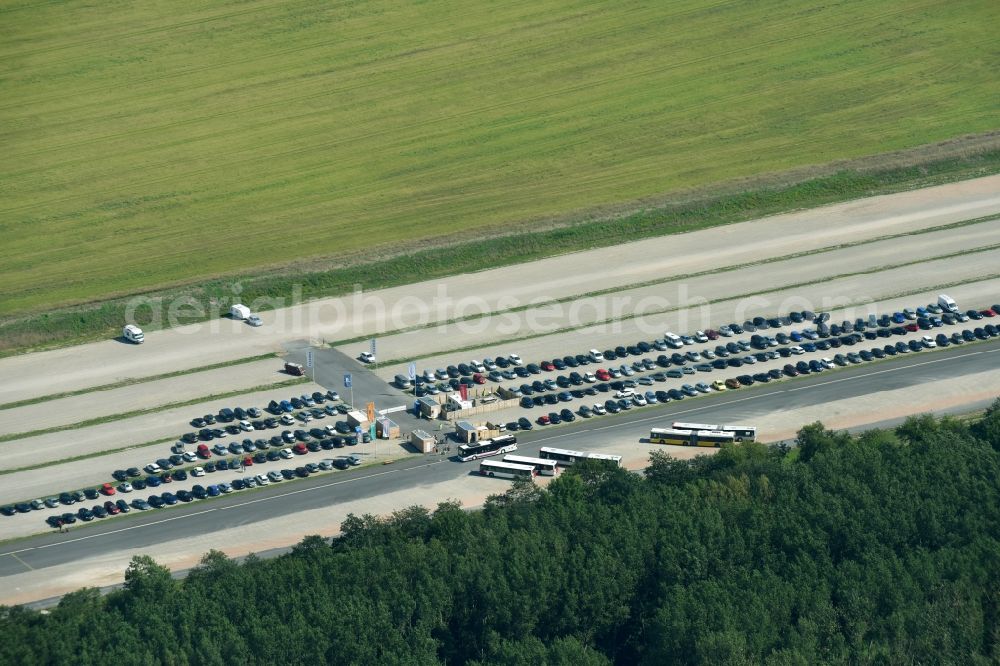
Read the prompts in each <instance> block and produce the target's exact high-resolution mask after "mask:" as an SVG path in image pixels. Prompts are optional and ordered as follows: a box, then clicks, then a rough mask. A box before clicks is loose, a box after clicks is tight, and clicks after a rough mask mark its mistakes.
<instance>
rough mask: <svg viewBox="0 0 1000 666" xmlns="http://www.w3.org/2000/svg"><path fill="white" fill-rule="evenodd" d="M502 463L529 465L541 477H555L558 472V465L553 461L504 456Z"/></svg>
mask: <svg viewBox="0 0 1000 666" xmlns="http://www.w3.org/2000/svg"><path fill="white" fill-rule="evenodd" d="M503 461H504V462H509V463H514V464H515V465H531V466H532V467H534V468H535V470H536V471H537V472H538V473H539V474H541V475H542V476H555V475H556V474H557V473H558V472H559V465H557V464H556V461H555V460H545V459H544V458H529V457H528V456H504V457H503Z"/></svg>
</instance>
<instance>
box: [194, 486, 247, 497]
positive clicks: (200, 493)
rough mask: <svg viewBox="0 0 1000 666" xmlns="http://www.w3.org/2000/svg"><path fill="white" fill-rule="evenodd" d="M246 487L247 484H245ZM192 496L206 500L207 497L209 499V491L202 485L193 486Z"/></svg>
mask: <svg viewBox="0 0 1000 666" xmlns="http://www.w3.org/2000/svg"><path fill="white" fill-rule="evenodd" d="M244 485H246V484H245V483H244ZM191 494H192V495H194V496H195V497H197V498H198V499H205V498H206V497H208V491H207V490H205V486H202V485H200V484H198V485H195V486H192V488H191Z"/></svg>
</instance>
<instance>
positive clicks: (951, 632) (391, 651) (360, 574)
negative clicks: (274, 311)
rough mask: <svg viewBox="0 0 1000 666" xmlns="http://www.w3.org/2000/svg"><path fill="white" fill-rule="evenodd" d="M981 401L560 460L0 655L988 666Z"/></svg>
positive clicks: (7, 616)
mask: <svg viewBox="0 0 1000 666" xmlns="http://www.w3.org/2000/svg"><path fill="white" fill-rule="evenodd" d="M998 471H1000V401H998V402H997V403H995V404H994V406H993V407H992V408H991V409H990V410H988V411H987V413H986V415H985V417H984V418H983V419H982V420H981V421H975V422H971V423H966V422H961V421H958V420H954V419H947V418H946V419H942V420H938V419H934V418H932V417H929V416H925V417H917V418H912V419H910V420H909V421H907V422H906V423H905V424H904V425H902V426H900V427H899V428H897V429H895V430H893V431H871V432H868V433H865V434H863V435H861V436H860V437H852V436H849V435H846V434H844V433H836V432H831V431H828V430H826V429H824V428H823V426H822V425H820V424H814V425H810V426H807V427H805V428H803V429H802V430H801V432H800V433H799V438H798V446H797V447H793V448H790V449H783V448H774V447H766V446H763V445H740V446H735V447H732V448H724V449H722V450H721V451H720V452H718V454H716V455H714V456H704V457H699V458H697V459H695V460H692V461H678V460H673V459H671V458H668V457H666V456H664V455H661V454H659V453H655V452H654V453H653V454H652V457H651V465H650V467H649V468H648V470H647V471H646V473H645V475H644V476H640V475H637V474H633V473H629V472H624V471H621V470H610V469H606V468H601V467H592V466H580V467H579V468H576V469H574V470H573V472H572V473H567V474H564V475H562V477H560V478H558V479H556V480H555V481H553V483H552V484H551V485H550V486H549V487H548V488H547V489H546V490H539V489H536V488H535V487H534V486H533V485H531V484H521V485H516V486H515V487H513V488H512V489H511V490H510V491H509V492H507V493H505V494H503V495H498V496H495V497H492V498H491V499H490V500H489V502H488V504H487V506H486V507H485V508H484V510H483V511H476V512H467V511H464V510H462V508H461V507H460V506H457V505H455V504H452V503H442V504H441V505H440V506H439V507H438V508H437V509H436V510H435V511H432V512H428V511H426V510H424V509H421V508H411V509H407V510H405V511H400V512H399V513H397V514H396V515H394V516H392V517H390V518H386V519H378V518H375V517H372V516H360V517H356V516H352V517H350V518H349V519H348V520H347V521H346V522H345V524H344V526H343V536H342V538H339V539H336V540H334V541H333V542H332V544H331V542H330V541H329V540H328V539H322V538H320V537H310V538H307V539H306V540H304V541H303V542H302V543H301V544H299V545H298V546H297V547H296V548H295V550H294V552H292V553H291V554H289V555H286V556H283V557H280V558H276V559H272V560H260V559H257V558H253V557H251V558H250V559H249V560H248V561H246V562H245V563H241V564H237V563H235V562H233V561H231V560H229V559H228V558H227V557H226V556H225V555H222V554H221V553H216V552H213V553H209V554H208V555H206V556H205V558H204V560H203V562H202V565H201V566H200V567H198V568H197V569H196V570H194V571H193V572H192V573H191V574H190V575H189V576H188V577H187V578H186V579H184V580H182V581H175V580H173V579H171V577H170V576H169V573H168V572H167V571H166V570H165V569H163V568H162V567H160V566H159V565H157V564H156V563H155V562H154V561H153V560H151V559H148V558H136V559H135V560H134V561H133V563H132V566H131V567H130V568H129V570H128V573H127V576H126V586H125V589H123V590H121V591H119V592H115V593H112V594H109V595H107V596H104V597H102V596H100V595H99V594H98V593H97V592H96V591H95V590H81V591H79V592H76V593H74V594H70V595H68V596H66V597H65V598H64V599H63V600H62V602H61V603H60V604H59V606H58V607H56V608H54V609H52V610H51V612H50V613H49V614H40V613H37V612H34V611H29V610H25V609H23V608H2V607H0V636H2V639H0V663H2V664H22V665H26V664H39V663H57V664H79V663H86V664H92V663H109V664H151V663H168V664H283V663H302V664H317V663H352V664H404V663H405V664H431V663H447V664H468V663H471V664H525V665H528V664H532V665H534V664H573V665H589V664H606V663H617V664H668V663H708V664H761V663H766V664H803V665H805V664H820V663H850V664H865V663H869V664H895V663H917V664H920V663H923V664H988V663H993V664H995V663H997V662H998V661H1000V494H998V485H997V484H998V478H1000V477H998Z"/></svg>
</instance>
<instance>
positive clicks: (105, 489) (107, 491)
mask: <svg viewBox="0 0 1000 666" xmlns="http://www.w3.org/2000/svg"><path fill="white" fill-rule="evenodd" d="M101 493H103V494H104V495H114V494H115V488H114V486H112V485H111V484H110V483H105V484H104V485H103V486H101Z"/></svg>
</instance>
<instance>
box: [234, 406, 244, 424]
mask: <svg viewBox="0 0 1000 666" xmlns="http://www.w3.org/2000/svg"><path fill="white" fill-rule="evenodd" d="M233 417H235V418H236V419H239V420H240V421H244V420H246V418H247V410H245V409H243V408H242V407H237V408H236V409H234V410H233Z"/></svg>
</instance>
